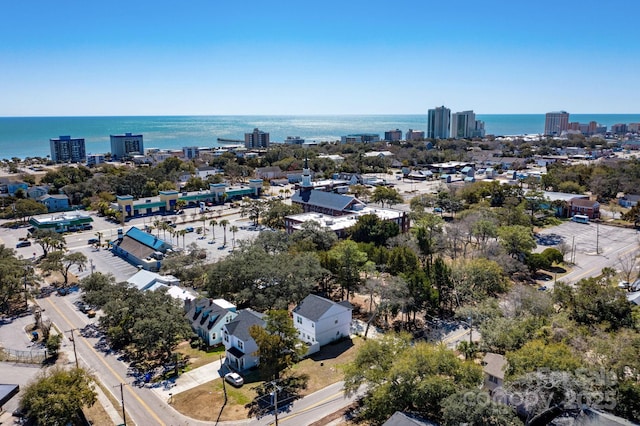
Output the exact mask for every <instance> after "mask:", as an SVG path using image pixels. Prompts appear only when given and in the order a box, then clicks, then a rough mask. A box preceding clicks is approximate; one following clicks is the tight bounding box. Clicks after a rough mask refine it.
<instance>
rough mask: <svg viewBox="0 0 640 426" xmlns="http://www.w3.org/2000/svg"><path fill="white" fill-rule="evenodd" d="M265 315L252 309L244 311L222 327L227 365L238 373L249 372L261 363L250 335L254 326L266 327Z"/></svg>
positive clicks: (239, 312) (256, 347)
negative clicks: (250, 329)
mask: <svg viewBox="0 0 640 426" xmlns="http://www.w3.org/2000/svg"><path fill="white" fill-rule="evenodd" d="M263 316H264V314H261V313H259V312H256V311H253V310H251V309H242V310H240V311H238V315H237V316H236V317H235V318H234V319H233V320H232V321H230V322H229V323H227V324H224V325H223V326H222V343H223V344H224V348H225V352H226V354H225V356H226V360H225V363H226V364H228V365H229V366H230V367H231V368H233V369H234V370H237V371H243V370H247V369H249V368H251V367H255V366H256V365H258V364H259V363H260V358H259V357H258V356H256V355H254V353H255V352H256V351H257V350H258V345H257V344H256V342H255V340H253V337H251V335H250V334H249V328H251V326H252V325H259V326H260V327H264V326H265V322H264V320H263V319H262V317H263Z"/></svg>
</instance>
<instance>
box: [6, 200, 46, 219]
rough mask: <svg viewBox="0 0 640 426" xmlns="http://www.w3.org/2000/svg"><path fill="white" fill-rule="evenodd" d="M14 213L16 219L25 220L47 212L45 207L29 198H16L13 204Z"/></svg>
mask: <svg viewBox="0 0 640 426" xmlns="http://www.w3.org/2000/svg"><path fill="white" fill-rule="evenodd" d="M14 207H15V208H14V215H15V217H16V218H17V219H21V220H22V221H23V222H27V221H28V220H29V219H30V218H31V216H35V215H38V214H44V213H47V207H46V206H45V205H44V204H42V203H39V202H37V201H35V200H31V199H29V198H24V199H18V200H16V202H15V205H14Z"/></svg>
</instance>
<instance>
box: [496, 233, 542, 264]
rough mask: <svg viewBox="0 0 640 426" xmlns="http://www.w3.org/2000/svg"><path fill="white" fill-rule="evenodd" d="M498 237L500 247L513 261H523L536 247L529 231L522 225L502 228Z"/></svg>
mask: <svg viewBox="0 0 640 426" xmlns="http://www.w3.org/2000/svg"><path fill="white" fill-rule="evenodd" d="M498 236H499V237H500V244H501V245H502V247H503V248H504V249H505V251H506V252H507V253H508V254H509V255H510V256H511V257H513V258H515V259H524V256H526V255H527V253H529V252H531V250H533V249H534V248H536V245H537V244H536V240H535V239H534V238H533V233H532V232H531V229H530V228H528V227H526V226H522V225H511V226H503V227H502V228H500V229H498Z"/></svg>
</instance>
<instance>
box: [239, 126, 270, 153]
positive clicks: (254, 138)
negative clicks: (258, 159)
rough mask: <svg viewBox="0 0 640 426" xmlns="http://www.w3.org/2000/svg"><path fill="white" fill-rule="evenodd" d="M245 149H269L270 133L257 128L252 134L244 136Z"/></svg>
mask: <svg viewBox="0 0 640 426" xmlns="http://www.w3.org/2000/svg"><path fill="white" fill-rule="evenodd" d="M244 146H245V148H269V133H266V132H263V131H261V130H259V129H257V128H255V129H253V132H252V133H245V134H244Z"/></svg>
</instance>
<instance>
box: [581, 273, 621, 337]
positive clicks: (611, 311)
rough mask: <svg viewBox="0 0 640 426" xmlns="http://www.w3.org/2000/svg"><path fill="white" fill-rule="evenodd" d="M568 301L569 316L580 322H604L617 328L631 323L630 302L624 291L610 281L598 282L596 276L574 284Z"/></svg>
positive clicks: (614, 328)
mask: <svg viewBox="0 0 640 426" xmlns="http://www.w3.org/2000/svg"><path fill="white" fill-rule="evenodd" d="M573 293H574V294H573V298H572V300H571V302H570V309H571V317H572V318H573V319H574V320H575V321H576V322H578V323H580V324H585V325H595V324H606V325H607V326H608V328H610V329H612V330H617V329H619V328H621V327H630V326H632V325H633V316H632V309H631V304H630V303H629V301H628V300H627V296H626V294H625V291H624V290H622V289H620V288H618V287H615V286H613V285H612V284H611V282H609V281H606V282H605V283H600V282H599V281H598V280H597V279H596V278H585V279H582V280H580V281H578V283H577V284H576V287H575V290H574V292H573Z"/></svg>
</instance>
